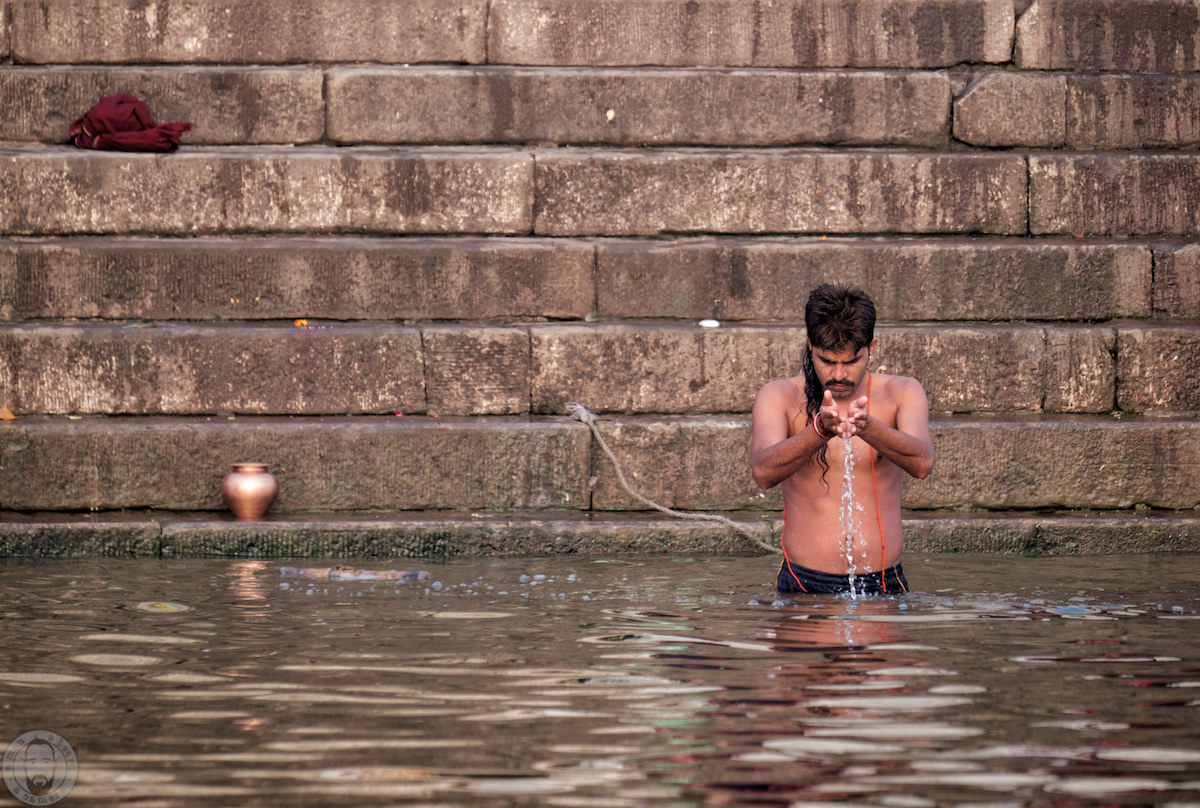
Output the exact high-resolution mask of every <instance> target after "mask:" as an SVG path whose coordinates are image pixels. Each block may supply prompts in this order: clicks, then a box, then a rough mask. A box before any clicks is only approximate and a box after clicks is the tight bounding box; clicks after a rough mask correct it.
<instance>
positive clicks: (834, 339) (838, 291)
mask: <svg viewBox="0 0 1200 808" xmlns="http://www.w3.org/2000/svg"><path fill="white" fill-rule="evenodd" d="M804 330H805V331H806V332H808V341H809V342H811V343H812V344H813V346H814V347H816V348H819V349H822V350H826V351H840V350H842V349H843V348H846V347H849V348H851V349H852V350H853V351H854V353H858V352H859V351H861V350H862V349H863V348H866V347H867V346H868V345H870V344H871V341H872V340H874V339H875V304H874V303H873V302H871V298H870V297H868V296H867V293H866V292H864V291H863V290H862V289H859V288H858V287H857V286H846V285H844V284H840V283H825V284H822V285H820V286H818V287H817V288H816V289H813V290H812V293H811V294H809V296H808V303H806V304H805V305H804ZM802 367H803V368H804V393H805V398H806V399H807V405H808V406H807V407H806V412H807V413H808V418H807V421H806V424H807V423H808V422H810V421H812V419H813V417H814V416H816V414H817V411H818V410H820V409H821V399H822V398H824V396H825V389H824V388H823V387H822V386H821V380H820V378H818V377H817V370H816V368H814V367H813V360H812V350H811V349H810V348H809V347H808V346H807V345H805V346H804V360H803V363H802ZM817 463H819V464H820V466H821V479H822V480H824V479H825V472H827V471H829V463H828V462H826V460H825V447H824V446H822V447H821V449H820V451H818V452H817Z"/></svg>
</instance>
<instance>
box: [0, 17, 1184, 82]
mask: <svg viewBox="0 0 1200 808" xmlns="http://www.w3.org/2000/svg"><path fill="white" fill-rule="evenodd" d="M1014 7H1016V8H1017V9H1020V11H1021V13H1020V15H1019V17H1016V18H1015V15H1014ZM282 19H286V20H288V25H287V26H284V27H282V28H281V27H280V26H279V25H278V24H277V22H278V20H282ZM1198 32H1200V10H1198V9H1197V7H1196V4H1195V3H1194V2H1192V0H1033V2H1030V1H1029V0H1022V2H1017V3H1014V2H1013V1H1012V0H968V1H964V0H923V2H912V0H822V2H811V0H785V1H784V2H775V3H771V4H767V5H763V4H761V3H758V2H752V0H743V1H742V2H731V1H730V0H661V1H660V2H655V3H647V2H644V0H492V2H490V3H489V2H487V0H461V2H457V3H446V2H442V1H441V0H411V2H407V3H403V4H400V3H394V2H389V1H388V0H338V2H324V1H323V0H288V2H286V3H283V2H280V1H279V0H271V1H270V2H266V1H264V2H259V3H254V4H240V5H230V4H228V3H227V2H225V1H224V0H188V1H187V2H182V1H181V0H164V1H163V2H156V3H154V4H151V5H147V4H146V3H145V0H94V1H93V2H91V3H89V4H87V5H83V6H81V5H79V4H77V3H48V2H46V0H2V2H0V59H6V58H11V59H12V60H13V61H14V62H16V63H29V64H80V63H89V64H112V63H139V62H140V63H147V64H155V63H158V64H168V63H175V64H178V63H191V64H207V63H228V64H280V63H284V64H286V63H298V64H304V63H312V62H316V63H333V62H380V63H392V64H395V63H420V62H449V63H455V62H458V63H463V62H465V63H483V62H490V63H493V64H506V63H507V64H533V65H604V66H614V65H664V66H680V65H703V66H714V67H742V66H764V67H818V68H827V67H860V68H861V67H909V68H928V67H944V66H951V65H957V64H981V63H993V64H996V63H1010V62H1011V63H1012V64H1014V65H1015V66H1017V67H1020V68H1023V69H1028V70H1079V71H1087V72H1091V71H1127V72H1141V73H1192V72H1197V71H1200V45H1198V44H1197V43H1198V42H1200V36H1198V35H1197V34H1198Z"/></svg>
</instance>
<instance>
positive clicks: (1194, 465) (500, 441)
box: [0, 416, 1200, 515]
mask: <svg viewBox="0 0 1200 808" xmlns="http://www.w3.org/2000/svg"><path fill="white" fill-rule="evenodd" d="M597 428H598V429H599V430H600V434H601V436H602V437H603V438H604V441H605V444H606V445H607V446H608V447H609V448H610V450H611V451H612V452H613V454H614V456H615V457H616V458H617V460H618V462H619V463H620V464H621V465H622V468H623V470H624V473H625V475H626V478H627V479H628V480H629V484H630V485H631V486H632V487H633V488H634V490H635V491H637V492H638V493H639V494H641V495H642V496H645V497H648V498H650V499H651V500H652V501H654V502H656V503H658V504H660V505H663V506H666V507H669V508H675V509H684V510H703V511H709V510H731V509H732V510H737V509H751V510H754V509H764V508H765V509H777V508H779V506H780V501H779V495H778V491H777V490H772V491H769V492H762V491H760V490H759V489H758V487H757V486H756V485H755V484H754V482H753V480H752V479H751V477H750V472H749V448H748V447H749V442H750V423H749V418H748V417H746V416H721V417H718V416H705V417H657V418H652V417H643V418H632V417H624V418H611V419H606V420H604V421H602V422H601V423H600V424H599V426H598V427H597ZM931 428H932V433H933V439H934V444H935V447H936V450H937V455H938V458H937V464H936V467H935V469H934V473H933V474H932V475H931V476H930V477H928V478H927V479H925V480H920V481H915V480H910V481H908V483H907V484H906V488H905V497H904V504H905V507H907V508H910V509H933V508H938V509H967V510H987V509H991V510H1012V509H1047V508H1059V509H1075V508H1085V509H1086V508H1092V509H1129V508H1134V507H1150V508H1162V509H1172V510H1187V509H1195V508H1197V506H1200V489H1198V488H1197V487H1196V484H1195V481H1196V476H1197V472H1198V470H1200V421H1197V420H1196V419H1194V418H1151V419H1142V418H1137V417H1126V418H1120V419H1117V418H1112V417H1102V416H1066V417H1064V416H1024V417H1014V416H1003V417H1000V416H991V417H989V416H971V417H969V418H954V417H948V418H937V419H934V421H933V422H932V424H931ZM250 461H253V462H264V463H268V464H270V466H271V469H272V471H273V472H274V473H275V474H276V476H277V477H278V478H279V481H280V493H279V498H278V500H277V501H276V504H275V506H274V509H273V513H275V514H278V515H284V514H290V513H300V512H307V511H364V510H374V511H396V510H418V511H424V510H466V511H479V510H492V511H515V510H578V511H581V512H604V511H629V510H641V509H643V508H644V506H643V505H642V504H641V503H639V502H638V501H637V500H635V499H634V498H632V497H631V496H630V495H629V494H627V493H626V492H625V491H624V490H622V488H621V486H620V483H619V481H618V479H617V477H616V474H615V472H614V469H613V466H612V464H611V462H610V461H609V460H608V458H607V455H606V454H605V453H603V452H602V451H601V449H600V447H599V446H598V445H597V443H596V442H595V441H594V440H593V437H592V434H591V432H590V431H589V429H588V428H587V427H586V426H584V425H583V424H581V423H579V422H578V421H575V420H571V419H567V418H559V417H543V418H536V419H529V418H524V419H517V418H472V419H462V418H426V417H416V416H411V417H405V418H395V417H366V416H364V417H359V418H320V419H316V418H291V419H283V418H229V419H225V418H216V417H213V418H193V419H184V418H120V419H114V418H98V419H79V420H69V419H43V418H21V419H18V420H15V421H10V422H5V423H3V424H0V497H2V499H0V510H3V511H87V510H114V509H129V508H153V509H156V510H163V511H194V510H214V511H215V510H224V505H223V503H222V502H221V498H220V493H219V492H220V483H221V479H222V477H223V476H224V475H225V474H226V473H227V472H228V470H229V468H230V465H231V464H233V463H238V462H250Z"/></svg>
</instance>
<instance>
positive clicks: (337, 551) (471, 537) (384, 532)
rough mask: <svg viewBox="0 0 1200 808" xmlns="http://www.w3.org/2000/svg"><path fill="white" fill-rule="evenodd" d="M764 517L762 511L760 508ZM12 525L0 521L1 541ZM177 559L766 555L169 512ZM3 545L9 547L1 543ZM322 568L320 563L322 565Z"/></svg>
mask: <svg viewBox="0 0 1200 808" xmlns="http://www.w3.org/2000/svg"><path fill="white" fill-rule="evenodd" d="M756 516H758V515H757V514H756ZM776 521H777V520H776V519H774V518H772V519H767V520H764V519H753V518H751V517H749V516H745V517H742V518H741V520H740V522H739V524H741V525H743V526H745V527H746V529H748V530H757V531H760V532H761V533H762V536H763V539H764V541H765V540H767V539H768V538H769V536H768V530H769V529H774V530H775V531H776V533H778V526H777V525H776V524H775V522H776ZM3 529H4V525H3V523H2V522H0V542H2V541H3ZM162 534H163V535H162V544H163V548H162V549H163V555H164V556H168V557H196V556H201V557H203V556H228V557H238V558H246V557H254V558H271V557H276V558H278V557H283V558H296V557H319V558H335V559H345V558H380V559H395V558H410V559H417V558H440V557H446V556H476V557H488V558H495V557H497V556H506V555H509V556H511V555H519V556H531V555H566V554H571V555H576V556H584V557H587V556H593V557H594V556H613V555H637V554H647V553H661V552H674V553H692V552H694V553H709V554H711V553H731V554H734V553H736V554H746V553H759V552H762V550H761V548H759V547H758V546H757V545H756V544H754V543H753V542H752V541H751V540H749V539H748V538H746V537H744V536H742V535H740V534H738V533H737V532H735V531H734V530H732V529H731V528H729V527H728V526H726V525H723V524H715V523H713V522H711V521H700V520H696V519H689V520H680V519H672V518H669V517H667V516H663V515H661V514H652V515H643V514H620V513H610V514H605V516H604V518H603V519H594V518H592V517H591V516H590V515H583V514H580V513H579V512H549V513H546V514H545V516H541V515H540V514H539V512H534V513H520V514H486V513H485V514H480V513H475V514H470V515H467V514H442V513H439V514H427V513H426V514H383V515H361V514H355V515H354V516H351V517H347V516H339V515H320V514H300V515H297V516H293V517H280V516H276V517H272V518H271V519H270V520H269V521H264V522H255V523H251V524H247V523H245V522H239V521H235V520H233V519H229V518H208V519H169V520H165V523H164V525H163V531H162ZM0 547H3V545H2V544H0ZM314 566H316V565H314Z"/></svg>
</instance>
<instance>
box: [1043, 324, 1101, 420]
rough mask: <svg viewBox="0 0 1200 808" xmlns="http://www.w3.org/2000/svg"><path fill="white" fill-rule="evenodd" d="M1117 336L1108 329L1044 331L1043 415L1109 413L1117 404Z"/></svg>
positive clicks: (1090, 328)
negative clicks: (1054, 413) (1048, 413)
mask: <svg viewBox="0 0 1200 808" xmlns="http://www.w3.org/2000/svg"><path fill="white" fill-rule="evenodd" d="M1116 344H1117V338H1116V333H1115V332H1114V331H1113V330H1112V329H1111V328H1103V327H1090V326H1074V327H1071V326H1067V327H1063V328H1047V329H1046V350H1045V377H1046V397H1045V401H1044V402H1043V404H1042V409H1043V410H1044V411H1045V412H1093V413H1099V412H1111V411H1112V409H1113V406H1114V402H1115V401H1116V386H1117V363H1116V360H1115V358H1114V356H1113V352H1114V351H1115V350H1116Z"/></svg>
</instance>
